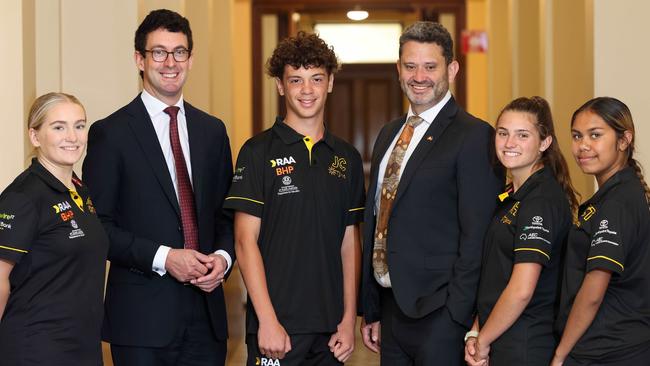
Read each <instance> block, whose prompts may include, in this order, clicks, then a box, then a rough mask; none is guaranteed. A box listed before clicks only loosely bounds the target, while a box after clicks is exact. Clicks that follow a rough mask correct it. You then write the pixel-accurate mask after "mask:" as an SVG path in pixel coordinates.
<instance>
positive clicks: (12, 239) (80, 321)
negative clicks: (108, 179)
mask: <svg viewBox="0 0 650 366" xmlns="http://www.w3.org/2000/svg"><path fill="white" fill-rule="evenodd" d="M28 133H29V140H30V141H31V143H32V145H33V146H34V147H35V150H36V157H35V158H34V159H33V160H32V163H31V166H30V167H29V168H27V170H25V171H24V172H23V173H22V174H20V175H19V176H18V177H17V178H16V179H15V180H14V181H13V183H11V184H10V185H9V186H8V187H7V188H6V189H5V190H4V192H2V194H1V195H0V316H1V318H0V355H1V356H0V359H1V360H2V361H0V363H2V364H3V365H101V364H102V353H101V342H100V327H101V321H102V314H103V306H102V296H103V285H104V273H105V263H106V253H107V250H108V239H107V238H106V235H105V234H104V230H103V228H102V226H101V224H100V223H99V220H98V219H97V216H96V215H95V209H94V207H93V204H92V201H91V199H90V198H89V197H88V191H87V189H86V187H85V186H84V184H83V183H82V182H81V181H80V180H79V178H77V176H76V175H75V174H74V172H73V170H72V167H73V164H74V163H76V162H77V161H79V159H80V158H81V156H82V154H83V151H84V149H85V147H86V140H87V135H88V133H87V129H86V113H85V110H84V108H83V106H82V105H81V103H80V102H79V100H77V98H75V97H74V96H71V95H67V94H63V93H49V94H45V95H43V96H41V97H39V98H37V99H36V100H35V101H34V104H33V105H32V107H31V110H30V112H29V117H28Z"/></svg>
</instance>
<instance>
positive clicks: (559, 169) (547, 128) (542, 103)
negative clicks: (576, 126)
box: [497, 96, 578, 212]
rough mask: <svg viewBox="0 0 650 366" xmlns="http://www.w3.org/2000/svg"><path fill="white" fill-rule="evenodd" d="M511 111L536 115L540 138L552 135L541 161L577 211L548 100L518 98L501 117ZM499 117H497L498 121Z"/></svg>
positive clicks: (575, 196) (575, 194) (505, 109)
mask: <svg viewBox="0 0 650 366" xmlns="http://www.w3.org/2000/svg"><path fill="white" fill-rule="evenodd" d="M509 111H512V112H523V113H528V114H530V115H532V116H533V117H535V126H536V127H537V132H538V133H539V137H540V140H544V139H545V138H547V137H548V136H551V140H552V141H551V145H550V146H549V147H548V148H547V149H546V150H544V152H542V157H541V158H540V160H539V163H540V164H543V165H544V166H546V167H549V168H550V169H551V171H552V172H553V175H554V176H555V179H556V180H557V181H558V183H559V184H560V186H561V187H562V190H564V194H565V195H566V198H567V200H568V201H569V205H570V206H571V211H572V212H576V211H577V209H578V198H577V193H576V190H575V189H574V188H573V184H571V177H570V176H569V168H568V167H567V164H566V160H565V159H564V156H563V155H562V152H561V151H560V145H559V144H558V142H557V137H556V136H555V128H554V127H553V115H552V114H551V108H550V107H549V105H548V102H547V101H546V100H545V99H544V98H542V97H538V96H534V97H530V98H524V97H522V98H517V99H515V100H513V101H512V102H510V103H508V105H506V106H505V107H503V109H502V110H501V113H499V118H501V115H503V113H505V112H509ZM499 118H497V121H498V120H499Z"/></svg>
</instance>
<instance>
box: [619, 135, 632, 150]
mask: <svg viewBox="0 0 650 366" xmlns="http://www.w3.org/2000/svg"><path fill="white" fill-rule="evenodd" d="M632 137H633V136H632V132H631V131H629V130H626V131H625V132H623V136H621V138H620V139H618V149H619V150H620V151H625V150H627V148H628V147H629V146H630V144H631V143H632Z"/></svg>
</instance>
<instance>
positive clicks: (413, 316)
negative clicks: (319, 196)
mask: <svg viewBox="0 0 650 366" xmlns="http://www.w3.org/2000/svg"><path fill="white" fill-rule="evenodd" d="M458 68H459V65H458V62H457V61H455V60H453V43H452V40H451V36H450V35H449V32H448V31H447V30H446V29H445V28H444V27H443V26H441V25H440V24H438V23H433V22H417V23H415V24H413V25H412V26H410V27H408V28H407V29H406V30H405V31H404V33H403V34H402V36H401V37H400V49H399V60H398V62H397V71H398V74H399V79H400V83H401V86H402V90H403V91H404V93H405V94H406V96H407V97H408V99H409V102H410V108H409V111H408V114H407V115H406V116H404V117H401V118H399V119H397V120H395V121H392V122H390V123H388V124H387V125H386V126H384V128H383V129H382V130H381V132H380V134H379V136H378V137H377V141H376V142H375V146H374V150H373V156H372V167H371V171H370V186H369V189H368V196H367V197H368V199H367V200H366V209H365V219H364V221H365V222H366V226H365V232H364V258H363V269H362V271H363V280H362V290H361V300H360V301H361V305H362V311H363V318H364V323H363V324H362V328H361V332H362V336H363V340H364V343H365V345H366V346H367V347H368V348H370V349H371V350H373V351H375V352H379V351H380V350H381V362H382V364H383V365H391V366H394V365H445V366H448V365H461V364H462V363H463V336H464V335H465V332H466V331H467V330H468V329H469V328H470V326H471V323H472V320H473V318H472V314H473V311H474V303H475V297H476V290H477V286H478V277H479V270H480V265H481V252H482V245H483V236H484V233H485V231H486V229H487V226H488V224H489V222H490V219H491V216H492V211H493V209H494V206H495V204H496V196H497V194H498V190H499V188H500V187H501V184H502V179H503V178H502V175H500V174H499V173H498V172H497V171H495V169H494V168H493V165H492V163H491V162H492V159H491V157H490V155H491V154H490V151H491V146H493V144H494V142H493V129H492V127H491V126H490V125H488V124H487V123H485V122H484V121H481V120H479V119H477V118H475V117H473V116H471V115H470V114H468V113H467V112H465V111H464V110H462V109H461V108H460V107H459V106H458V105H457V104H456V102H455V101H454V98H453V97H452V96H451V93H450V92H449V84H450V83H452V82H453V81H454V78H455V76H456V73H457V72H458Z"/></svg>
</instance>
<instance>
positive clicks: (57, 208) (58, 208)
mask: <svg viewBox="0 0 650 366" xmlns="http://www.w3.org/2000/svg"><path fill="white" fill-rule="evenodd" d="M52 208H53V209H54V212H56V213H61V212H63V211H67V210H69V209H71V208H72V206H70V202H68V201H63V202H59V203H57V204H56V205H52Z"/></svg>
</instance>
